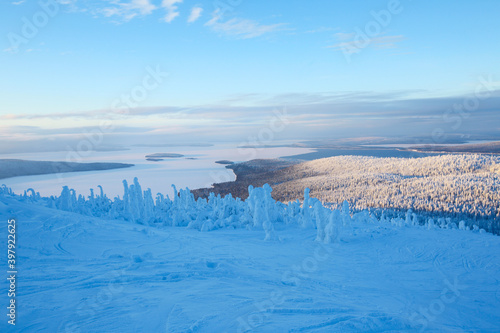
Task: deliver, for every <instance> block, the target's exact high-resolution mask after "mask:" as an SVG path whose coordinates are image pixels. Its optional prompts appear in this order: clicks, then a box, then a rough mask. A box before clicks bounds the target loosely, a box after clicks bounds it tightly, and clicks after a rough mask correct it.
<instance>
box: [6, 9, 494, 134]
mask: <svg viewBox="0 0 500 333" xmlns="http://www.w3.org/2000/svg"><path fill="white" fill-rule="evenodd" d="M50 1H51V0H42V1H41V2H36V1H28V0H26V1H23V0H19V1H5V2H2V4H0V21H1V22H2V24H1V28H0V29H1V30H0V36H2V38H1V39H0V70H1V75H2V80H1V81H0V91H1V94H0V119H1V123H0V126H1V127H2V128H4V129H5V131H4V132H8V131H9V130H10V131H11V132H14V131H15V132H16V133H18V132H19V129H23V128H24V129H26V128H31V129H32V130H31V131H25V132H30V133H31V134H32V138H33V139H36V137H37V135H45V137H47V136H49V135H50V129H54V130H55V129H64V128H66V129H68V131H67V132H68V133H67V134H68V135H69V133H71V130H70V129H77V128H79V127H82V126H89V127H91V126H97V123H98V121H101V120H102V119H114V120H113V121H115V123H116V125H117V127H120V128H125V127H131V125H130V124H131V123H133V124H134V127H137V126H138V127H140V128H143V129H148V130H151V129H154V130H156V132H162V133H169V131H171V130H172V131H173V129H175V131H176V133H177V134H178V133H184V134H186V135H188V134H189V135H193V133H194V134H196V133H201V132H202V131H204V132H203V133H208V132H210V130H211V129H214V128H217V126H222V125H227V124H230V125H232V128H237V130H236V132H237V133H242V131H241V130H240V129H241V128H246V129H247V130H248V132H251V131H254V130H255V128H251V127H248V126H247V125H248V124H253V125H255V126H259V124H262V123H265V118H266V117H269V114H270V111H267V112H266V111H263V110H271V109H272V108H280V107H281V108H282V107H285V106H287V107H288V108H289V109H290V110H291V111H290V112H291V114H292V118H293V121H292V123H293V124H296V126H297V128H300V126H299V125H300V122H301V119H304V118H307V117H313V118H314V117H315V116H316V117H318V119H322V122H321V123H320V124H316V125H314V126H316V127H314V126H313V127H311V128H309V129H308V128H306V127H307V126H306V127H304V128H303V131H304V138H309V137H311V135H309V134H311V133H315V132H317V128H318V126H319V125H322V128H321V130H320V131H319V132H320V133H321V138H328V133H331V132H335V131H337V130H339V129H338V128H337V127H338V126H340V125H338V124H340V123H339V122H338V121H337V122H336V123H337V125H335V122H333V120H332V119H334V118H335V119H337V118H339V117H340V116H339V115H348V114H349V113H350V112H358V111H359V110H360V109H359V107H360V106H359V105H360V103H363V102H364V101H365V100H366V96H371V97H370V98H372V99H373V98H375V97H374V96H377V97H376V98H375V99H376V104H377V105H376V106H375V105H372V104H370V105H366V103H365V104H364V106H365V108H366V110H363V112H364V113H363V114H365V115H366V112H368V113H369V114H370V116H366V117H365V118H362V117H358V119H357V122H356V123H357V124H358V125H359V128H362V127H366V126H371V127H376V128H378V127H377V126H378V125H375V124H371V125H370V124H369V123H366V122H365V120H364V119H368V121H369V120H370V119H372V118H373V119H376V118H377V117H381V118H384V117H387V116H385V113H384V112H385V111H387V110H386V109H384V108H383V105H384V103H388V102H391V103H395V102H396V101H400V102H401V101H402V100H405V101H407V103H406V104H405V103H403V102H401V103H400V105H402V106H401V108H402V109H401V110H402V111H401V112H402V114H406V113H405V111H404V110H406V109H414V108H412V107H411V104H410V101H415V99H417V100H420V101H421V100H431V101H435V100H436V99H439V98H451V99H454V100H458V101H459V102H460V101H463V100H464V99H465V98H466V96H468V94H472V93H474V91H475V90H476V89H478V87H480V85H481V83H480V82H481V79H480V78H486V80H489V81H490V82H491V84H490V86H489V87H488V92H489V93H492V94H493V92H492V91H493V90H494V89H495V90H496V89H500V85H498V84H497V81H499V80H500V67H499V66H498V64H499V63H498V59H500V40H499V39H500V38H499V37H500V34H499V31H500V20H498V14H499V13H500V2H498V1H495V0H481V1H474V2H473V1H448V0H445V1H439V2H431V1H410V0H400V1H398V0H390V1H375V0H374V1H356V2H354V1H311V2H303V1H290V0H287V1H249V0H220V1H212V0H210V1H203V0H201V1H198V0H197V1H190V0H183V1H179V0H164V1H161V0H101V1H98V0H88V1H85V0H60V1H59V2H58V3H57V4H54V3H53V2H50ZM52 1H55V0H52ZM44 3H47V4H48V5H46V6H45V5H42V4H44ZM47 6H48V7H47ZM44 8H45V9H44ZM47 8H48V9H47ZM377 17H378V19H377ZM29 25H33V26H35V28H36V31H35V32H33V30H29V27H27V26H29ZM155 69H157V70H159V71H161V72H162V73H168V76H166V77H165V79H164V80H162V82H161V83H159V84H158V85H157V86H155V87H154V89H147V96H144V98H141V99H140V101H138V103H134V107H133V109H134V110H135V111H134V112H130V113H128V114H127V115H122V116H121V117H120V119H117V117H116V112H115V111H116V110H113V109H114V108H115V106H116V103H115V102H116V100H117V99H120V98H121V96H123V94H130V93H131V92H132V91H133V90H134V89H136V92H137V91H139V90H137V89H140V88H137V87H138V86H139V87H140V86H141V85H142V84H143V80H144V79H145V77H146V76H147V75H148V73H150V71H151V70H155ZM347 95H348V96H350V97H349V98H348V100H346V97H345V96H347ZM339 96H343V97H339ZM356 96H358V97H356ZM387 96H391V97H387ZM462 96H463V97H462ZM488 96H489V95H488ZM494 96H496V95H494ZM339 98H340V99H339ZM382 101H385V102H384V103H383V102H382ZM374 103H375V102H374ZM488 103H489V104H488V108H489V109H488V110H489V111H485V112H489V113H488V114H487V116H485V117H486V118H484V117H483V118H481V117H482V116H481V117H479V111H481V112H482V111H484V110H483V107H482V106H484V105H485V104H486V101H483V100H481V103H480V106H479V107H478V108H476V109H475V110H474V111H478V112H476V113H477V114H478V117H479V118H477V122H480V121H484V120H486V119H488V120H489V121H491V120H492V118H488V117H491V116H492V113H491V108H493V109H495V108H496V106H497V104H494V103H493V105H491V103H492V100H489V101H488ZM424 104H425V103H424ZM318 105H321V108H318V107H317V106H318ZM413 105H414V104H413ZM426 105H427V104H426ZM436 105H440V104H439V103H438V104H436ZM295 106H296V107H297V108H296V109H294V107H295ZM231 108H234V109H231ZM245 108H246V109H245ZM253 108H258V109H259V110H261V112H255V109H253ZM441 108H442V109H439V108H436V106H435V105H433V106H432V107H431V108H430V109H432V110H434V112H435V114H432V115H429V114H428V113H426V114H427V116H428V117H430V118H429V119H431V118H432V117H434V118H439V117H441V116H442V114H443V113H444V112H446V103H445V105H444V106H441ZM152 109H154V110H155V111H154V112H151V110H152ZM317 109H321V110H322V111H321V114H318V113H317V111H316V110H317ZM430 109H429V110H430ZM141 110H142V111H141ZM158 110H165V111H158ZM193 110H197V111H193ZM221 110H224V111H221ZM228 110H233V114H234V116H229V114H230V112H229V111H228ZM235 110H239V111H238V112H241V113H238V112H236V111H235ZM252 110H253V111H252ZM299 110H300V111H299ZM252 112H253V113H252ZM413 112H414V113H412V114H411V115H410V116H409V117H410V118H407V119H406V120H407V122H408V119H415V117H421V116H422V115H421V114H419V113H418V112H420V111H419V110H415V111H413ZM425 112H427V111H425ZM248 113H252V114H253V115H254V116H252V115H249V114H248ZM331 114H335V116H334V117H333V118H332V117H328V116H325V115H331ZM354 114H355V113H354ZM238 115H239V116H238ZM481 115H483V114H481ZM34 117H36V118H34ZM340 118H342V117H340ZM344 118H348V117H344ZM441 118H443V117H441ZM373 119H372V120H373ZM391 119H392V118H391ZM337 120H338V119H337ZM163 121H164V122H165V124H164V126H163V125H162V122H163ZM329 121H331V122H329ZM441 122H442V120H441ZM167 123H168V124H167ZM356 123H354V122H353V123H352V124H350V125H349V126H350V128H352V129H353V130H354V129H355V128H356V126H355V124H356ZM303 124H306V125H307V123H306V122H304V123H303ZM343 124H345V122H343ZM327 125H328V126H327ZM336 126H337V127H336ZM432 126H434V127H436V126H437V125H432ZM320 127H321V126H320ZM452 130H453V131H455V132H456V130H455V129H452ZM474 130H476V131H477V130H478V129H477V128H475V129H472V128H471V129H469V128H467V129H466V128H465V127H461V129H460V131H462V134H463V133H468V132H473V131H474ZM75 131H78V130H75ZM197 131H198V132H197ZM380 131H381V132H387V129H385V128H384V129H382V128H381V129H380ZM429 131H430V129H429V128H426V129H425V130H424V129H422V133H419V132H415V133H412V134H413V135H426V134H428V132H429ZM496 131H498V126H493V125H490V127H488V133H490V134H495V133H496ZM42 132H43V133H45V134H41V133H42ZM118 132H119V131H118ZM118 132H115V133H114V135H117V133H118ZM143 132H144V131H143ZM243 132H245V131H243ZM337 132H338V133H340V132H341V131H337ZM372 132H373V133H372ZM372 132H370V134H371V135H382V134H383V133H378V132H377V131H375V130H374V131H372ZM424 132H425V133H424ZM152 133H153V132H152ZM172 133H173V132H172ZM245 133H246V132H245ZM295 133H296V131H295ZM457 133H458V132H457ZM306 134H307V135H306ZM361 134H363V133H360V131H359V130H358V131H355V133H354V132H353V135H354V136H356V135H361ZM393 134H394V135H399V134H398V133H397V131H395V132H394V133H393ZM4 135H5V134H4ZM9 135H10V134H9ZM17 135H18V137H19V136H21V139H22V135H20V134H17ZM54 135H55V134H54ZM283 135H284V136H285V134H283ZM348 135H349V133H344V134H339V136H348ZM26 136H28V134H26ZM289 137H290V135H288V137H286V138H287V139H290V138H289ZM10 138H11V140H12V139H13V136H12V135H10ZM24 139H26V138H24Z"/></svg>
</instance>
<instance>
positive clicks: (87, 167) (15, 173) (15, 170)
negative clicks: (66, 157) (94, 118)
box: [0, 159, 134, 179]
mask: <svg viewBox="0 0 500 333" xmlns="http://www.w3.org/2000/svg"><path fill="white" fill-rule="evenodd" d="M132 166H134V165H133V164H124V163H75V162H50V161H26V160H13V159H1V160H0V179H3V178H11V177H20V176H34V175H46V174H53V173H66V172H78V171H98V170H111V169H120V168H129V167H132Z"/></svg>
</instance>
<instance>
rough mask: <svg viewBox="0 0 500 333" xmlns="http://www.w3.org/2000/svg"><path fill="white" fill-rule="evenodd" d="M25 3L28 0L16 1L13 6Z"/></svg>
mask: <svg viewBox="0 0 500 333" xmlns="http://www.w3.org/2000/svg"><path fill="white" fill-rule="evenodd" d="M24 2H26V0H20V1H14V2H12V4H13V5H16V6H17V5H20V4H22V3H24Z"/></svg>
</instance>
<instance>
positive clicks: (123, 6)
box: [102, 0, 157, 21]
mask: <svg viewBox="0 0 500 333" xmlns="http://www.w3.org/2000/svg"><path fill="white" fill-rule="evenodd" d="M112 3H113V4H114V5H115V6H114V7H106V8H103V9H102V13H103V14H104V16H107V17H111V16H120V17H122V18H123V19H124V20H125V21H129V20H131V19H132V18H134V17H136V16H137V15H142V16H144V15H149V14H151V13H152V12H153V11H154V10H155V9H156V8H157V7H156V6H155V5H153V4H152V3H151V1H150V0H132V1H130V2H119V1H112Z"/></svg>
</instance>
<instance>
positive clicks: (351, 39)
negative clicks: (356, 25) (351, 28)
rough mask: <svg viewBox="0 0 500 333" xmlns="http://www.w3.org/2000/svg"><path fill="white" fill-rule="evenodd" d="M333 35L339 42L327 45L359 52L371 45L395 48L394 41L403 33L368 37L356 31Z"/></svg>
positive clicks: (400, 37) (348, 51)
mask: <svg viewBox="0 0 500 333" xmlns="http://www.w3.org/2000/svg"><path fill="white" fill-rule="evenodd" d="M335 37H336V38H337V40H338V41H339V43H337V44H334V45H332V46H329V47H330V48H334V49H338V50H341V51H342V52H345V53H347V54H353V53H359V52H360V51H361V50H362V49H364V48H367V47H372V48H374V49H379V50H381V49H395V48H397V45H396V43H398V42H401V41H403V40H404V39H405V38H404V36H403V35H396V36H375V37H371V38H370V37H368V36H366V35H359V34H356V33H342V32H339V33H336V34H335Z"/></svg>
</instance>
